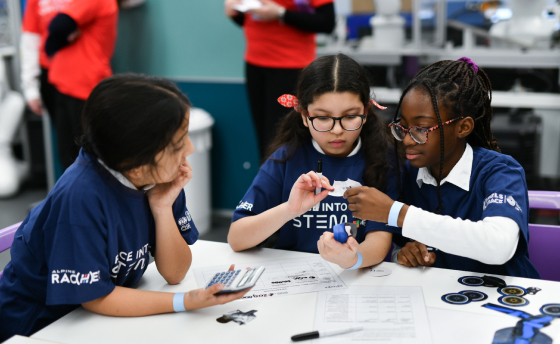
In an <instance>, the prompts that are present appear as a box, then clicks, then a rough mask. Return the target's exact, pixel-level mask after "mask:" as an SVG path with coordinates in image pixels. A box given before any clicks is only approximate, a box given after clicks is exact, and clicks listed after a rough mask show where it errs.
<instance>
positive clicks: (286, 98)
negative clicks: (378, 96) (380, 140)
mask: <svg viewBox="0 0 560 344" xmlns="http://www.w3.org/2000/svg"><path fill="white" fill-rule="evenodd" d="M277 100H278V103H280V105H282V106H284V107H287V108H291V107H293V108H294V109H295V110H296V111H298V104H299V101H298V99H297V98H296V97H295V96H292V95H291V94H283V95H281V96H280V97H279V98H278V99H277ZM369 101H370V103H372V104H373V105H375V106H376V107H377V108H378V109H381V110H385V109H387V107H386V106H381V105H379V103H378V102H376V101H375V100H373V99H370V100H369Z"/></svg>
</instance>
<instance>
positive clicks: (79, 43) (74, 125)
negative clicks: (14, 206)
mask: <svg viewBox="0 0 560 344" xmlns="http://www.w3.org/2000/svg"><path fill="white" fill-rule="evenodd" d="M68 1H69V3H68V5H67V6H66V7H65V8H64V9H62V10H61V11H60V13H59V14H57V15H56V16H55V17H54V18H53V20H52V21H51V23H50V24H49V27H48V31H49V33H48V37H47V39H46V41H45V52H46V54H47V55H48V56H49V57H51V60H50V68H49V82H50V83H52V84H53V85H54V87H55V88H56V90H57V91H58V92H57V97H56V98H57V99H56V104H55V110H54V111H55V112H56V116H55V117H56V121H55V127H56V133H57V143H58V155H59V158H60V162H61V164H62V166H63V167H64V169H66V168H67V167H68V166H70V165H71V164H72V163H73V162H74V160H75V159H76V157H77V156H78V152H79V147H78V145H77V144H76V141H75V140H76V138H78V137H80V136H81V135H82V128H81V123H80V117H81V112H82V108H83V106H84V104H85V100H86V99H87V98H88V96H89V94H90V93H91V91H92V90H93V88H94V87H95V86H96V85H97V84H98V83H99V82H100V81H101V80H103V79H105V78H106V77H108V76H111V75H112V74H113V72H112V70H111V65H110V61H111V57H112V56H113V52H114V48H115V41H116V39H117V19H118V6H117V3H118V1H117V0H68Z"/></svg>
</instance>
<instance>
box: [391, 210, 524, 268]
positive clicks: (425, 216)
mask: <svg viewBox="0 0 560 344" xmlns="http://www.w3.org/2000/svg"><path fill="white" fill-rule="evenodd" d="M402 235H403V236H405V237H407V238H410V239H413V240H416V241H419V242H421V243H423V244H425V245H427V246H432V247H435V248H437V249H439V250H441V251H443V252H446V253H450V254H454V255H457V256H462V257H466V258H470V259H474V260H478V261H479V262H482V263H485V264H492V265H502V264H504V263H506V262H507V261H508V260H510V259H511V257H513V255H514V253H515V251H516V250H517V243H518V242H519V226H518V225H517V223H516V222H515V221H514V220H512V219H510V218H508V217H502V216H492V217H486V218H484V219H483V220H482V221H477V222H473V221H470V220H463V219H460V218H457V219H454V218H452V217H451V216H444V215H437V214H434V213H431V212H428V211H425V210H422V209H419V208H416V207H414V206H410V207H409V208H408V212H407V213H406V217H405V219H404V223H403V227H402ZM395 257H396V256H395Z"/></svg>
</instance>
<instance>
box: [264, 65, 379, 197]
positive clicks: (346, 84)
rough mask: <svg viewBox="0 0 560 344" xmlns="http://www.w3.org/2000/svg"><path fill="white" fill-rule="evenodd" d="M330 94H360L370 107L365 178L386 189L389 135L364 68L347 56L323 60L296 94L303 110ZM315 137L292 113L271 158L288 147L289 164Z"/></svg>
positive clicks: (365, 138)
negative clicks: (378, 113)
mask: <svg viewBox="0 0 560 344" xmlns="http://www.w3.org/2000/svg"><path fill="white" fill-rule="evenodd" d="M330 92H335V93H343V92H349V93H352V94H356V95H358V96H359V97H360V101H361V102H362V104H363V105H364V107H366V108H368V107H369V110H368V112H367V121H366V122H365V123H364V126H363V127H362V131H361V133H360V137H361V139H362V147H363V151H364V157H365V167H364V174H363V178H364V182H365V184H366V185H367V186H373V187H375V188H377V189H380V190H385V187H386V186H387V176H386V172H387V169H388V168H389V163H388V161H387V144H388V135H387V131H386V130H385V127H384V123H383V120H381V118H379V116H377V115H376V114H375V112H374V111H373V107H372V106H370V99H371V98H370V87H369V81H368V78H367V75H366V73H365V71H364V69H363V68H362V67H361V66H360V65H359V64H358V63H357V62H356V61H354V60H353V59H351V58H350V57H348V56H346V55H343V54H338V55H331V56H323V57H319V58H318V59H316V60H315V61H313V62H312V63H311V64H309V65H308V66H307V67H305V69H303V71H302V72H301V74H300V76H299V80H298V85H297V94H296V97H297V98H298V100H299V108H300V109H306V108H307V106H308V105H309V104H311V103H313V102H314V101H315V100H316V99H317V97H320V96H321V95H323V94H325V93H330ZM279 96H280V95H279ZM311 138H312V137H311V133H310V132H309V128H308V127H306V126H305V125H304V124H303V122H302V120H301V114H300V113H299V112H298V111H295V110H292V111H291V112H290V113H289V114H288V115H286V117H285V118H284V119H283V121H282V122H281V125H280V128H279V132H278V134H277V135H276V137H275V139H274V140H273V142H272V143H271V145H270V147H269V151H268V154H267V156H268V157H270V155H272V153H274V152H275V151H276V150H277V149H278V148H280V147H282V146H285V145H287V146H288V147H289V148H288V154H287V156H286V158H285V159H284V160H282V161H287V160H289V159H290V158H291V157H292V155H293V154H294V152H295V150H296V149H297V148H298V147H300V146H301V145H303V144H305V143H308V142H309V141H311Z"/></svg>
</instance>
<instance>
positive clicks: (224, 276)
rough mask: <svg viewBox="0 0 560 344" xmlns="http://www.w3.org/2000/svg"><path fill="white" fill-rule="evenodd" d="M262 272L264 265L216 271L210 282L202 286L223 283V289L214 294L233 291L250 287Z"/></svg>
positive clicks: (207, 286)
mask: <svg viewBox="0 0 560 344" xmlns="http://www.w3.org/2000/svg"><path fill="white" fill-rule="evenodd" d="M263 272H264V266H261V267H258V268H254V269H250V270H231V271H225V272H218V273H217V274H215V275H214V276H213V277H212V279H210V282H208V284H207V285H206V287H204V289H208V288H209V287H211V286H212V285H214V284H218V283H219V284H223V285H224V289H222V290H220V291H219V292H217V293H216V294H223V293H234V292H237V291H241V290H245V289H249V288H252V287H253V286H254V285H255V284H256V283H257V281H258V279H259V277H261V275H262V273H263Z"/></svg>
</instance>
